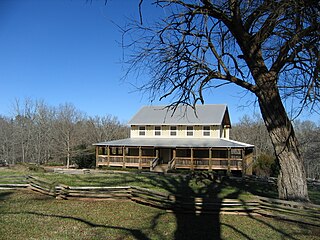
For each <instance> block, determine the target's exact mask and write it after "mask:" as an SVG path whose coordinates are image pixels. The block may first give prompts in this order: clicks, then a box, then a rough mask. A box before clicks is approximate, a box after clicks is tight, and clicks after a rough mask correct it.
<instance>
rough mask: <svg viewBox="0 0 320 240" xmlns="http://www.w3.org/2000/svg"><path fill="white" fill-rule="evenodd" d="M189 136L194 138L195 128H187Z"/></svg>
mask: <svg viewBox="0 0 320 240" xmlns="http://www.w3.org/2000/svg"><path fill="white" fill-rule="evenodd" d="M187 136H193V126H187Z"/></svg>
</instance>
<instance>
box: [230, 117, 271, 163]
mask: <svg viewBox="0 0 320 240" xmlns="http://www.w3.org/2000/svg"><path fill="white" fill-rule="evenodd" d="M230 138H231V139H234V140H237V141H240V142H245V143H249V144H253V145H254V146H255V152H256V156H257V157H258V156H260V155H261V154H267V155H269V156H274V150H273V147H272V143H271V140H270V137H269V135H268V131H267V128H266V126H265V124H264V122H263V120H262V118H261V117H260V116H258V115H254V116H253V117H250V116H248V115H245V116H243V117H242V118H241V119H240V121H239V122H238V123H237V124H234V125H233V126H232V129H231V131H230Z"/></svg>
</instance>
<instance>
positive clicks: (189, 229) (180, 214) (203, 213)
mask: <svg viewBox="0 0 320 240" xmlns="http://www.w3.org/2000/svg"><path fill="white" fill-rule="evenodd" d="M115 177H116V178H118V177H119V176H115ZM120 178H121V176H120ZM124 179H126V180H128V182H126V181H122V180H121V181H120V182H121V183H124V184H126V185H131V184H133V183H135V182H139V186H141V185H144V184H145V185H146V186H150V185H152V186H154V187H155V188H161V189H164V190H165V191H166V192H168V193H169V194H170V195H171V196H174V198H175V200H176V204H174V205H173V206H172V209H171V212H172V213H173V215H174V217H175V220H176V229H175V232H174V239H178V240H179V239H204V240H206V239H208V240H214V239H221V238H222V230H221V228H222V227H223V228H224V229H227V230H228V231H229V230H230V231H233V232H235V233H236V234H237V236H239V237H240V238H245V239H254V237H252V236H251V235H252V234H251V233H250V232H247V231H246V230H243V229H242V228H241V227H239V226H237V225H233V224H228V223H225V222H223V221H222V220H221V215H220V214H221V211H222V208H223V198H231V199H238V198H239V196H240V195H241V194H242V193H243V192H245V191H248V186H243V185H241V184H240V183H238V185H237V184H234V183H232V181H231V182H230V181H229V180H228V179H226V178H222V179H218V178H216V176H214V174H212V173H205V174H204V173H196V174H189V175H176V176H172V175H165V176H161V175H150V176H148V177H145V178H144V177H141V175H140V174H132V175H130V176H128V177H125V178H124ZM230 184H231V185H233V187H234V189H233V190H232V191H231V192H229V193H228V192H227V193H226V194H225V193H224V194H222V193H223V192H224V190H225V188H227V187H230ZM199 197H201V200H202V202H199V201H198V200H199ZM212 202H214V203H215V207H214V210H212V209H206V207H205V206H206V204H208V205H210V204H211V203H212ZM22 213H26V214H34V215H39V216H43V217H57V218H65V219H72V220H75V221H78V222H82V223H84V224H86V225H88V226H90V227H93V228H96V227H102V228H109V229H117V230H123V231H126V232H128V233H129V234H131V235H132V236H133V237H134V238H135V239H138V240H145V239H149V238H148V236H147V235H146V234H145V233H144V232H143V230H141V229H140V228H126V227H119V226H108V225H102V224H95V223H93V222H90V221H88V220H86V219H84V218H79V217H73V216H63V215H54V214H44V213H37V212H22ZM164 214H166V212H164V211H161V212H160V213H158V214H156V216H154V217H153V219H152V221H151V224H150V227H149V228H148V231H151V232H152V234H153V236H157V238H159V239H164V238H165V236H164V233H162V232H161V231H159V230H158V225H159V223H160V221H162V219H161V217H162V215H164ZM235 217H236V216H235ZM250 218H251V219H252V220H253V221H255V222H257V223H259V225H262V226H264V227H265V228H269V229H271V230H272V231H275V232H277V233H279V234H280V235H281V236H282V237H283V238H286V239H293V240H295V239H297V238H295V237H294V236H292V234H288V233H286V232H285V231H283V230H281V228H280V227H275V226H274V225H273V224H270V223H268V221H265V219H263V218H260V217H256V216H254V215H251V216H250Z"/></svg>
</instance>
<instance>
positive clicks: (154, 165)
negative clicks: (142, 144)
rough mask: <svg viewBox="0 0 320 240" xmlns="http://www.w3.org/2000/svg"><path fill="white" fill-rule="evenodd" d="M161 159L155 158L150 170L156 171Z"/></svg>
mask: <svg viewBox="0 0 320 240" xmlns="http://www.w3.org/2000/svg"><path fill="white" fill-rule="evenodd" d="M159 161H160V159H159V158H157V157H156V158H155V159H153V160H152V162H151V166H150V170H151V171H152V170H153V169H155V167H156V166H157V165H158V164H159Z"/></svg>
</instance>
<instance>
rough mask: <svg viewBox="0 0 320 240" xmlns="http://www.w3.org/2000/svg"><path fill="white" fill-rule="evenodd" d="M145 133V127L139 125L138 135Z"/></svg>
mask: <svg viewBox="0 0 320 240" xmlns="http://www.w3.org/2000/svg"><path fill="white" fill-rule="evenodd" d="M145 135H146V127H145V126H140V127H139V136H145Z"/></svg>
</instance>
